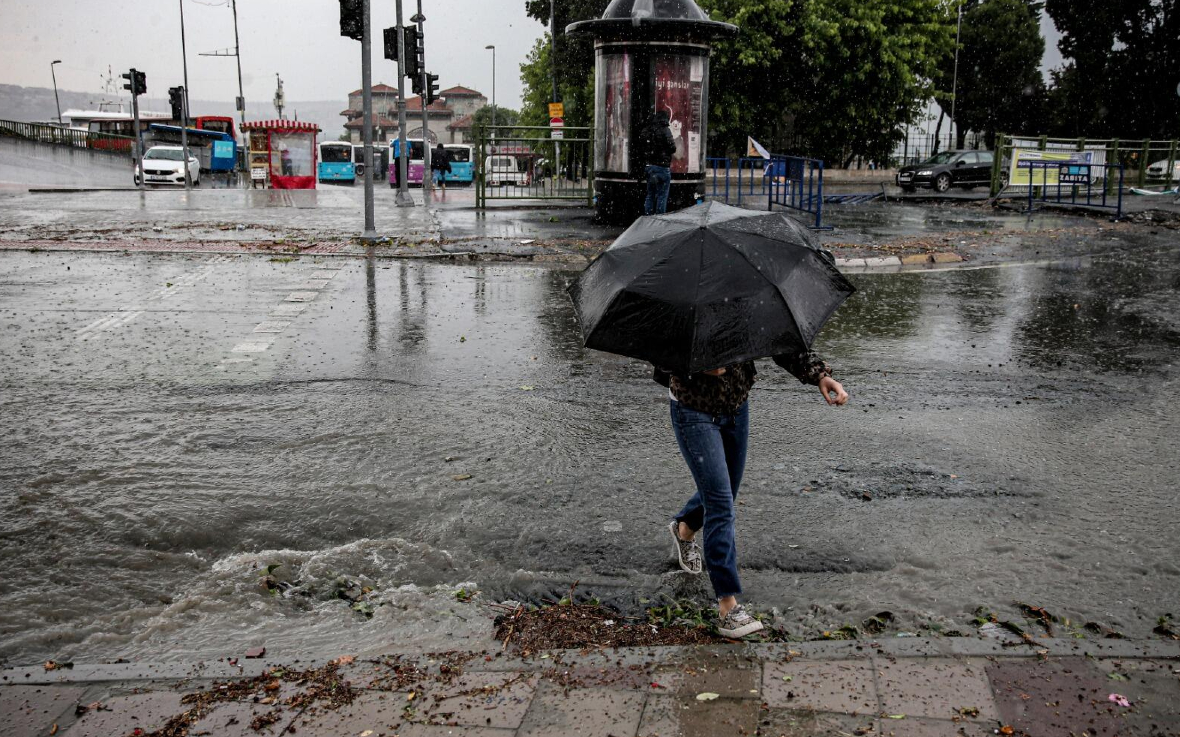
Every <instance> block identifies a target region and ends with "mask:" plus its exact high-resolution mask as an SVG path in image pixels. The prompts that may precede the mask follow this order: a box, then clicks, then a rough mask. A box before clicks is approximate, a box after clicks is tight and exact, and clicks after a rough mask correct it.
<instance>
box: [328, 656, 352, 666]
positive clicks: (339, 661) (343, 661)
mask: <svg viewBox="0 0 1180 737" xmlns="http://www.w3.org/2000/svg"><path fill="white" fill-rule="evenodd" d="M354 660H356V656H355V655H341V656H340V657H339V658H336V659H335V660H333V661H332V662H333V663H335V664H336V665H348V664H350V663H352V662H353V661H354Z"/></svg>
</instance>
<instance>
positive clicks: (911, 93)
mask: <svg viewBox="0 0 1180 737" xmlns="http://www.w3.org/2000/svg"><path fill="white" fill-rule="evenodd" d="M698 1H699V4H700V5H701V7H702V8H704V9H705V10H706V11H709V13H710V16H711V17H712V18H713V19H715V20H722V21H727V22H731V23H734V24H736V25H737V26H738V28H739V35H738V37H737V38H734V39H727V40H722V41H720V42H718V43H717V44H716V45H715V46H714V50H713V56H712V60H711V62H710V65H711V71H710V84H709V100H710V103H709V128H710V148H711V150H712V152H713V153H714V154H716V155H723V154H726V153H732V152H737V151H744V150H745V142H746V136H748V135H753V136H754V137H755V138H759V139H760V140H763V142H764V143H768V144H770V145H771V146H772V147H773V148H774V149H775V150H776V151H779V152H784V153H787V152H793V153H806V154H808V155H811V156H816V157H818V158H822V159H825V160H827V161H829V162H831V163H836V164H841V165H844V164H847V162H849V161H850V160H851V159H852V158H854V157H856V156H865V157H869V158H875V159H885V158H886V157H887V156H888V155H889V153H890V152H891V150H892V148H893V145H894V144H895V143H896V142H897V141H899V140H900V139H901V136H902V127H903V126H904V125H906V124H907V123H909V122H912V121H913V120H914V119H915V118H916V117H917V115H918V114H919V112H920V110H921V109H922V107H923V103H924V102H925V100H927V99H929V97H930V96H931V95H932V94H933V80H934V78H935V77H936V75H937V70H938V65H939V63H940V61H941V59H942V57H943V56H945V55H946V54H947V53H949V52H950V51H951V50H952V48H953V44H954V17H953V14H952V13H951V12H950V6H949V5H947V4H946V3H947V1H948V0H760V1H759V2H749V0H698ZM606 5H607V0H556V2H555V9H556V12H557V17H558V24H557V25H558V28H559V29H561V28H564V27H565V25H566V24H568V23H570V22H573V21H577V20H588V19H590V18H597V17H600V16H601V14H602V11H603V10H605V8H606ZM526 8H527V9H528V12H529V15H531V16H532V17H534V18H537V19H538V20H542V21H543V22H548V19H549V0H528V2H527V3H526ZM543 46H547V44H541V45H539V46H538V47H535V48H534V49H533V53H532V54H531V55H530V57H529V61H528V62H527V63H526V64H525V65H523V66H522V68H521V72H522V74H521V77H522V81H524V83H525V87H526V93H525V98H526V105H525V111H524V114H525V117H526V118H529V116H531V115H534V114H536V113H534V111H535V110H538V109H539V104H540V102H541V101H542V100H547V98H548V95H549V94H550V93H551V90H548V89H547V87H546V86H545V85H544V84H543V83H548V81H549V76H548V74H549V70H550V68H547V65H546V60H547V54H548V51H547V49H546V48H543ZM593 67H594V55H593V46H592V44H591V43H590V42H589V40H587V39H571V38H569V37H568V36H566V35H564V34H562V33H560V32H559V35H558V44H557V78H558V86H559V89H560V91H561V93H562V95H563V96H566V118H567V121H568V122H569V123H570V124H571V125H575V124H586V123H589V122H590V121H591V120H592V118H593ZM570 98H573V99H574V100H576V106H575V105H571V100H570ZM571 108H573V109H574V110H576V114H577V115H580V116H584V117H582V118H581V119H579V120H578V122H576V123H575V122H574V117H573V116H572V115H571V112H572V110H571ZM583 120H584V121H585V123H583V122H582V121H583Z"/></svg>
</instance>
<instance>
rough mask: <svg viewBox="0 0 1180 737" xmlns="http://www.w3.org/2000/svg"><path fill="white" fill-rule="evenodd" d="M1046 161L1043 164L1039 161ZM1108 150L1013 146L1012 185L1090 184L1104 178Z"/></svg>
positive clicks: (1009, 181) (1010, 165)
mask: <svg viewBox="0 0 1180 737" xmlns="http://www.w3.org/2000/svg"><path fill="white" fill-rule="evenodd" d="M1032 162H1044V165H1042V164H1040V163H1032ZM1105 163H1106V151H1104V150H1090V151H1064V150H1056V151H1054V150H1049V151H1040V150H1037V149H1025V148H1014V149H1012V161H1011V163H1010V164H1009V170H1008V186H1009V187H1028V186H1030V185H1033V186H1037V187H1040V186H1042V185H1043V186H1056V185H1058V184H1089V183H1090V182H1093V181H1095V180H1100V179H1102V178H1104V177H1105V166H1103V165H1104V164H1105Z"/></svg>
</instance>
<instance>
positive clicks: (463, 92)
mask: <svg viewBox="0 0 1180 737" xmlns="http://www.w3.org/2000/svg"><path fill="white" fill-rule="evenodd" d="M439 94H440V95H443V96H444V97H445V96H447V95H450V96H452V97H464V96H467V97H483V93H482V92H478V91H476V90H473V89H471V88H470V87H462V86H455V87H452V88H450V89H449V90H443V91H442V92H440V93H439Z"/></svg>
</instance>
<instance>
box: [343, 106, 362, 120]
mask: <svg viewBox="0 0 1180 737" xmlns="http://www.w3.org/2000/svg"><path fill="white" fill-rule="evenodd" d="M340 114H341V115H343V116H344V117H346V118H355V117H356V116H358V115H360V114H361V111H360V110H353V109H352V108H348V109H347V110H341V111H340Z"/></svg>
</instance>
